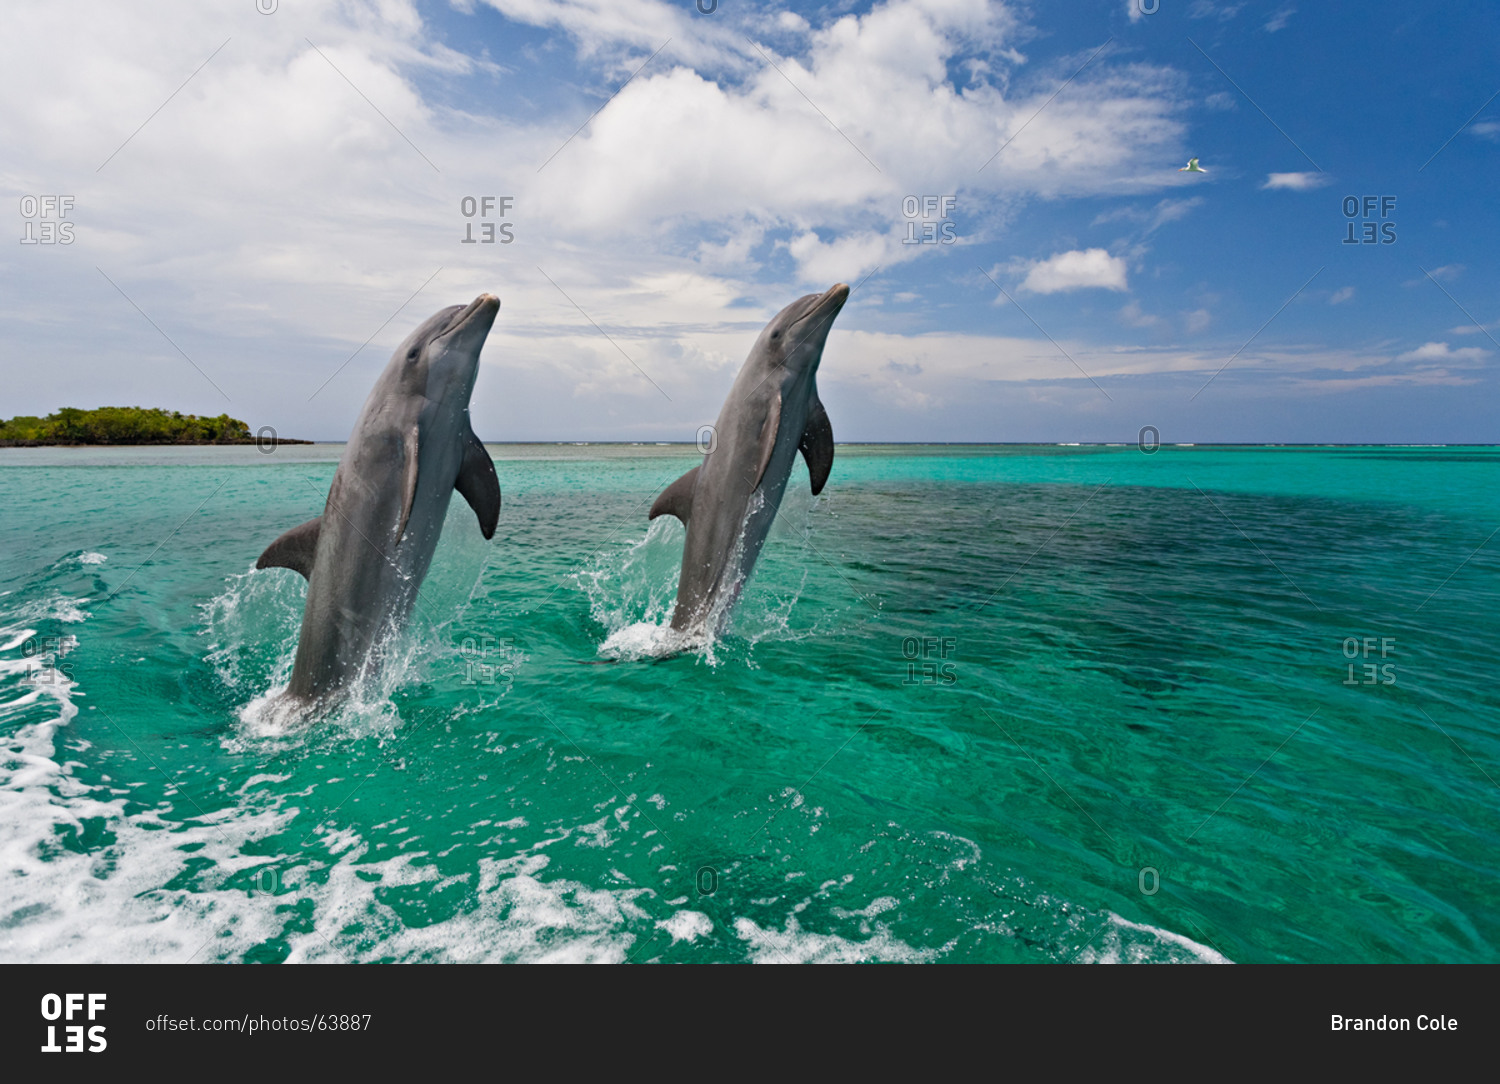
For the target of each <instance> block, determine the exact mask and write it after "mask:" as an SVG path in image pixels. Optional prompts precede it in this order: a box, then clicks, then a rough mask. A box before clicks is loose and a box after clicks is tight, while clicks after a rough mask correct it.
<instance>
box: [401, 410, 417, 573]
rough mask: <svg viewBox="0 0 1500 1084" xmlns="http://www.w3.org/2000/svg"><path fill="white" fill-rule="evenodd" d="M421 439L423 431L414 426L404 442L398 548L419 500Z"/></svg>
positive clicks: (409, 430)
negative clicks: (418, 483)
mask: <svg viewBox="0 0 1500 1084" xmlns="http://www.w3.org/2000/svg"><path fill="white" fill-rule="evenodd" d="M421 438H422V432H421V430H420V429H419V428H418V427H417V426H415V425H414V426H412V427H411V428H410V429H408V430H407V431H406V437H405V439H404V440H403V441H402V446H403V450H404V451H405V453H406V463H405V465H404V477H403V478H402V484H401V522H400V523H398V524H396V545H398V546H399V545H400V544H401V540H402V539H403V538H405V537H406V521H407V520H409V519H411V506H412V505H413V504H414V503H416V500H417V466H418V463H419V461H420V460H421V451H422V444H421Z"/></svg>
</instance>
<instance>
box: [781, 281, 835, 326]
mask: <svg viewBox="0 0 1500 1084" xmlns="http://www.w3.org/2000/svg"><path fill="white" fill-rule="evenodd" d="M847 300H849V287H848V286H847V285H846V284H844V283H842V282H838V283H835V284H834V285H832V286H830V287H829V288H828V292H827V293H825V294H822V295H821V296H820V297H819V298H818V299H817V300H816V301H814V302H813V303H812V307H811V308H809V309H808V310H807V311H806V312H805V313H803V314H802V315H801V316H799V317H798V318H797V319H796V320H794V321H792V327H796V326H797V325H798V324H801V323H804V322H806V321H808V320H820V321H821V320H823V319H827V320H830V321H831V320H832V319H833V318H834V317H835V316H837V315H838V314H839V310H841V309H842V308H843V307H844V302H845V301H847Z"/></svg>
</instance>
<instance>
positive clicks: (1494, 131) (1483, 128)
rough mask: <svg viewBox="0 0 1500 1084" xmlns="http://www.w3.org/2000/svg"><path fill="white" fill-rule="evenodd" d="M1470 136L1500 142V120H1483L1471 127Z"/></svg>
mask: <svg viewBox="0 0 1500 1084" xmlns="http://www.w3.org/2000/svg"><path fill="white" fill-rule="evenodd" d="M1469 134H1470V135H1473V136H1478V137H1479V138H1480V139H1488V140H1490V141H1491V142H1494V141H1495V140H1500V120H1482V121H1479V122H1478V123H1477V124H1471V125H1469Z"/></svg>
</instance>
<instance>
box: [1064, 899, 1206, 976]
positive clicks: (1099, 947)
mask: <svg viewBox="0 0 1500 1084" xmlns="http://www.w3.org/2000/svg"><path fill="white" fill-rule="evenodd" d="M1108 921H1109V925H1108V927H1107V928H1106V929H1105V930H1104V931H1103V933H1102V934H1100V935H1099V936H1098V937H1097V938H1096V940H1095V941H1094V942H1093V943H1091V944H1090V945H1087V946H1085V948H1084V950H1083V951H1082V952H1080V953H1079V954H1078V957H1077V959H1076V961H1075V962H1076V963H1081V964H1120V963H1125V964H1227V963H1233V961H1232V960H1230V959H1229V958H1228V957H1227V956H1225V955H1224V954H1223V953H1221V952H1219V951H1218V950H1217V949H1212V948H1209V947H1208V946H1207V945H1200V944H1199V943H1198V942H1196V941H1194V940H1193V939H1192V938H1190V937H1184V936H1183V935H1182V934H1180V933H1173V932H1172V931H1171V930H1164V929H1162V928H1161V927H1159V926H1148V925H1145V924H1143V923H1139V922H1131V921H1130V920H1128V919H1124V918H1121V917H1120V916H1119V915H1117V914H1115V913H1114V912H1113V911H1111V912H1109V915H1108Z"/></svg>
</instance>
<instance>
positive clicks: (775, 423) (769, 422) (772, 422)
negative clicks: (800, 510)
mask: <svg viewBox="0 0 1500 1084" xmlns="http://www.w3.org/2000/svg"><path fill="white" fill-rule="evenodd" d="M780 428H781V392H779V391H778V392H777V393H776V398H775V399H774V400H773V401H772V403H771V409H770V411H769V412H768V413H767V414H766V420H765V422H764V423H762V425H761V427H760V462H759V464H758V465H757V466H756V468H755V481H754V483H753V484H752V485H751V486H750V488H751V489H754V488H755V487H756V486H758V485H760V480H761V479H762V478H764V477H765V476H766V468H767V467H769V466H770V465H771V453H772V452H774V451H775V450H776V431H777V430H778V429H780Z"/></svg>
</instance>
